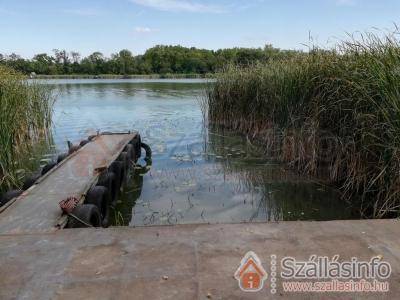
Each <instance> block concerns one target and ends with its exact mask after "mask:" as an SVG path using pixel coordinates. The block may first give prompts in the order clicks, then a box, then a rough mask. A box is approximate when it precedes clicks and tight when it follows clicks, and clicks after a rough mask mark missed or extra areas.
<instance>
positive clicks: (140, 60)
mask: <svg viewBox="0 0 400 300" xmlns="http://www.w3.org/2000/svg"><path fill="white" fill-rule="evenodd" d="M296 53H297V51H294V50H281V49H278V48H274V47H272V45H266V46H265V47H264V48H231V49H221V50H217V51H214V50H206V49H197V48H186V47H182V46H161V45H160V46H155V47H153V48H150V49H148V50H147V51H146V52H145V54H143V55H136V56H135V55H133V54H132V52H131V51H129V50H126V49H124V50H121V51H119V52H118V53H115V54H112V55H111V57H105V56H104V55H103V54H102V53H101V52H94V53H92V54H90V55H89V56H87V57H82V56H81V55H80V53H79V52H75V51H66V50H59V49H54V50H53V55H49V54H47V53H40V54H36V55H35V56H34V57H33V58H32V59H25V58H22V57H20V56H19V55H17V54H15V53H12V54H9V55H6V54H0V64H3V65H7V66H10V67H12V68H14V69H16V70H18V71H20V72H23V73H25V74H31V73H32V72H34V73H36V74H44V75H66V74H90V75H99V74H117V75H132V74H168V73H173V74H206V73H213V72H215V71H217V70H218V69H220V68H221V67H223V66H224V65H226V64H227V63H232V64H238V65H248V64H251V63H254V62H258V61H267V60H269V59H273V58H276V57H279V58H285V57H289V56H291V55H294V54H296Z"/></svg>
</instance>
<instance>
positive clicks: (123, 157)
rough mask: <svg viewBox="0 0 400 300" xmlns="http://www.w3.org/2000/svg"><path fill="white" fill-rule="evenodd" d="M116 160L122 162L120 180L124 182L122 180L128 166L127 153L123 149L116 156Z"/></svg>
mask: <svg viewBox="0 0 400 300" xmlns="http://www.w3.org/2000/svg"><path fill="white" fill-rule="evenodd" d="M117 161H120V162H121V163H122V170H123V172H122V175H121V182H124V180H125V179H126V177H127V174H128V171H129V168H130V165H131V164H130V163H129V159H128V154H127V153H126V152H125V151H123V152H121V154H120V155H119V156H118V158H117Z"/></svg>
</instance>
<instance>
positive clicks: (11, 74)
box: [0, 66, 53, 191]
mask: <svg viewBox="0 0 400 300" xmlns="http://www.w3.org/2000/svg"><path fill="white" fill-rule="evenodd" d="M52 104H53V100H52V94H51V91H50V90H49V87H46V86H43V85H38V84H36V83H34V82H30V83H28V82H27V80H26V79H25V77H24V76H23V75H22V74H20V73H17V72H15V71H13V70H11V69H9V68H6V67H3V66H0V120H1V122H0V148H1V152H0V189H1V190H3V191H4V190H6V189H8V188H10V187H16V186H18V185H19V184H20V182H19V176H18V170H19V169H21V168H23V167H24V166H21V165H20V163H19V161H22V160H23V158H24V157H25V156H27V155H28V153H30V151H31V149H32V147H33V146H34V145H35V144H36V143H37V142H38V141H39V140H43V138H47V134H48V129H49V127H50V125H51V111H52Z"/></svg>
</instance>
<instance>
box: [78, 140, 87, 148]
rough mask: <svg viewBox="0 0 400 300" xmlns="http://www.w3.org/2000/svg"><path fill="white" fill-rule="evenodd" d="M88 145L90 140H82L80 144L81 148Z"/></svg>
mask: <svg viewBox="0 0 400 300" xmlns="http://www.w3.org/2000/svg"><path fill="white" fill-rule="evenodd" d="M87 143H89V141H88V140H82V141H81V142H80V143H79V147H83V146H85V145H86V144H87Z"/></svg>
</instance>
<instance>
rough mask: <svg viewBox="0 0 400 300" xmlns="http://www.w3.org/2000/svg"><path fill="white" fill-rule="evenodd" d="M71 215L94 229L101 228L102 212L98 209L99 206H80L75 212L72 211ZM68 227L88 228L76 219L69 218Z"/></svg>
mask: <svg viewBox="0 0 400 300" xmlns="http://www.w3.org/2000/svg"><path fill="white" fill-rule="evenodd" d="M71 214H72V215H74V216H76V217H77V218H79V219H80V220H82V221H83V222H85V223H87V224H89V225H91V226H93V227H100V226H101V218H100V211H99V209H98V208H97V206H96V205H94V204H83V205H78V206H77V207H75V208H74V210H73V211H72V213H71ZM67 227H68V228H85V227H88V226H87V225H85V224H83V223H82V222H80V221H78V220H77V219H75V218H74V217H72V216H69V217H68V223H67Z"/></svg>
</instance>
